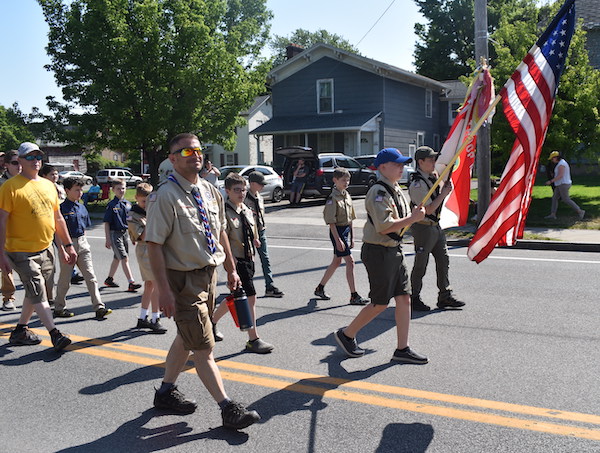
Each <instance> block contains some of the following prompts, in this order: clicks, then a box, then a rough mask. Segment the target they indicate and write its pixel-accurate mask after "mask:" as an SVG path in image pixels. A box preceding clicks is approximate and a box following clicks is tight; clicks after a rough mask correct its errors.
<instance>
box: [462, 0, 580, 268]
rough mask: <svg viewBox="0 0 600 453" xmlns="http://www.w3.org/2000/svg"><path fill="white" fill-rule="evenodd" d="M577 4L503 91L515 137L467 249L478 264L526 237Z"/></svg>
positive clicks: (570, 3) (569, 4)
mask: <svg viewBox="0 0 600 453" xmlns="http://www.w3.org/2000/svg"><path fill="white" fill-rule="evenodd" d="M574 2H575V0H567V1H566V2H565V4H564V5H563V6H562V8H561V9H560V11H559V13H558V14H557V15H556V17H555V18H554V20H553V21H552V23H551V24H550V26H549V27H548V28H547V29H546V31H545V32H544V34H543V35H542V36H541V37H540V39H539V40H538V41H537V43H536V44H535V45H534V46H533V47H532V48H531V49H530V50H529V52H528V53H527V55H526V56H525V58H524V59H523V61H522V62H521V64H519V66H518V67H517V70H516V71H515V72H514V74H513V75H512V76H511V78H510V79H509V80H508V82H506V84H505V85H504V87H503V88H502V90H501V91H500V95H501V96H502V104H503V109H504V114H505V115H506V118H507V119H508V122H509V124H510V127H511V128H512V130H513V132H514V133H515V136H516V138H515V142H514V144H513V149H512V151H511V154H510V157H509V160H508V163H507V164H506V167H505V168H504V172H503V174H502V179H501V181H500V186H499V187H498V190H497V191H496V193H495V194H494V196H493V197H492V200H491V202H490V206H489V207H488V209H487V211H486V213H485V215H484V216H483V219H482V220H481V224H480V225H479V228H478V229H477V232H476V233H475V236H474V237H473V239H472V240H471V242H470V244H469V249H468V252H467V255H468V257H469V258H470V259H471V260H473V261H475V262H477V263H480V262H481V261H483V260H484V259H485V258H487V256H488V255H489V254H490V253H491V252H492V250H493V249H494V247H496V246H497V245H501V246H502V245H514V244H515V243H516V241H517V239H521V238H522V237H523V230H524V229H525V219H526V218H527V213H528V211H529V206H530V204H531V191H532V189H533V185H534V183H535V175H536V171H537V164H538V160H539V157H540V152H541V149H542V144H543V143H544V138H545V137H546V131H547V130H548V124H549V123H550V117H551V115H552V108H553V107H554V98H555V96H556V92H557V91H558V81H559V79H560V75H561V74H562V71H563V69H564V66H565V59H566V58H567V51H568V49H569V44H570V43H571V38H572V36H573V31H574V29H575V3H574Z"/></svg>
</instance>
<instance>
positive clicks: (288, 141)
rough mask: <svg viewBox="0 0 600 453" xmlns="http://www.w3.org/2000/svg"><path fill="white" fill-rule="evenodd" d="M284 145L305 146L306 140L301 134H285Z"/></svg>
mask: <svg viewBox="0 0 600 453" xmlns="http://www.w3.org/2000/svg"><path fill="white" fill-rule="evenodd" d="M284 146H304V140H303V138H302V136H301V135H300V134H289V135H285V136H284Z"/></svg>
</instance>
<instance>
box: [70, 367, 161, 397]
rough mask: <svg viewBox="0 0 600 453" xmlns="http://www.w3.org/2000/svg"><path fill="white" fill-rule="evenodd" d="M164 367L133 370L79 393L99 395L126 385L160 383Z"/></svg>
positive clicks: (83, 389) (90, 386) (88, 387)
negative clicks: (149, 382)
mask: <svg viewBox="0 0 600 453" xmlns="http://www.w3.org/2000/svg"><path fill="white" fill-rule="evenodd" d="M161 365H162V366H161ZM163 367H164V363H162V364H157V365H152V366H145V367H142V368H136V369H135V370H131V371H130V372H128V373H125V374H123V375H121V376H115V377H113V378H112V379H109V380H108V381H105V382H99V383H97V384H94V385H89V386H87V387H83V388H82V389H81V390H79V393H81V394H83V395H98V394H100V393H106V392H110V391H113V390H115V389H117V388H119V387H122V386H124V385H130V384H137V383H139V382H146V381H156V382H157V383H158V382H159V379H162V378H163V377H164V374H165V371H164V369H163ZM148 392H149V398H152V396H153V394H152V392H151V391H150V389H148Z"/></svg>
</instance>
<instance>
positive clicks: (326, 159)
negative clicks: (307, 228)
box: [275, 146, 377, 197]
mask: <svg viewBox="0 0 600 453" xmlns="http://www.w3.org/2000/svg"><path fill="white" fill-rule="evenodd" d="M275 152H276V153H277V154H280V155H282V156H285V161H284V163H283V187H284V189H285V191H286V193H289V191H290V185H291V184H292V177H293V174H294V170H295V169H296V165H297V164H298V159H304V163H305V165H307V166H308V168H309V174H308V180H307V181H306V185H305V186H304V191H303V192H302V196H305V197H326V196H328V195H329V194H330V193H331V190H332V188H333V169H334V168H335V167H344V168H346V169H347V170H348V171H349V172H350V186H348V192H349V193H350V194H351V195H363V194H365V193H367V190H369V187H371V186H372V185H373V184H375V182H376V181H377V175H376V173H375V172H374V171H373V170H371V169H369V168H367V167H366V166H364V165H361V164H360V163H358V162H357V161H356V160H355V159H354V158H352V157H350V156H346V155H345V154H342V153H322V154H319V153H317V152H316V151H313V150H312V148H307V147H304V146H290V147H286V148H278V149H277V150H275Z"/></svg>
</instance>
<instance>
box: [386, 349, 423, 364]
mask: <svg viewBox="0 0 600 453" xmlns="http://www.w3.org/2000/svg"><path fill="white" fill-rule="evenodd" d="M392 361H394V362H400V363H414V364H416V365H425V364H426V363H429V359H428V358H427V357H425V356H424V355H421V354H417V353H416V352H415V351H413V350H412V349H410V348H409V347H406V348H404V349H396V350H395V351H394V355H393V356H392Z"/></svg>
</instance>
